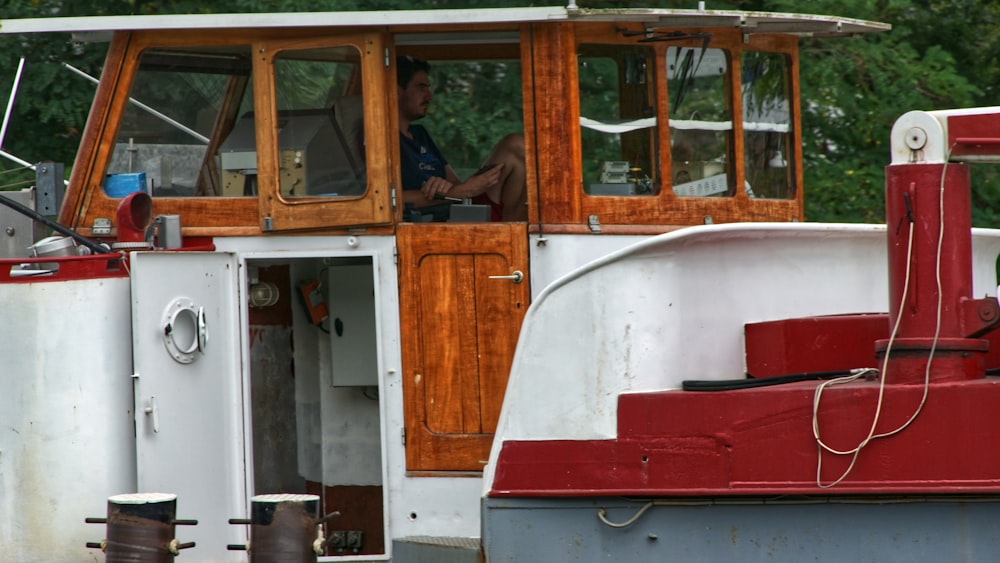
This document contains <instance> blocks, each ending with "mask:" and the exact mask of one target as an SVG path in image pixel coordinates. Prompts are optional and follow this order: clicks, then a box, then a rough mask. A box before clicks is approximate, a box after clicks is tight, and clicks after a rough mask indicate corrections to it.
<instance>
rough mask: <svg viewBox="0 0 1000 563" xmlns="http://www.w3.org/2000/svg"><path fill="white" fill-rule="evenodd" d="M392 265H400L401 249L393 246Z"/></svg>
mask: <svg viewBox="0 0 1000 563" xmlns="http://www.w3.org/2000/svg"><path fill="white" fill-rule="evenodd" d="M392 263H393V265H394V266H398V265H399V247H398V246H396V245H392Z"/></svg>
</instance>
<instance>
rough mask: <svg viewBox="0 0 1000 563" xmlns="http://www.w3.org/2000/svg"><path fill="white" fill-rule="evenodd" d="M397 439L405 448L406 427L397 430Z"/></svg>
mask: <svg viewBox="0 0 1000 563" xmlns="http://www.w3.org/2000/svg"><path fill="white" fill-rule="evenodd" d="M399 439H400V440H401V441H402V442H403V445H404V446H405V445H406V427H405V426H404V427H402V428H400V429H399Z"/></svg>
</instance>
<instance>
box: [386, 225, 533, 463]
mask: <svg viewBox="0 0 1000 563" xmlns="http://www.w3.org/2000/svg"><path fill="white" fill-rule="evenodd" d="M526 239H527V229H526V225H525V224H523V223H515V224H508V223H492V224H491V223H486V224H433V225H429V224H422V225H419V224H402V225H399V228H398V231H397V243H398V248H399V278H400V283H399V286H400V326H401V327H402V334H401V337H402V352H403V358H402V359H403V394H404V411H405V412H404V415H405V420H406V459H407V469H408V470H410V471H463V470H464V471H476V470H481V469H482V467H483V462H484V461H485V460H486V458H487V457H488V455H489V448H490V445H491V443H492V436H493V432H494V431H495V430H496V423H497V418H498V417H499V413H500V407H501V405H502V401H503V394H504V390H505V389H506V385H507V376H508V373H509V371H510V363H511V360H512V359H513V354H514V347H515V345H516V343H517V336H518V332H519V331H520V327H521V320H522V319H523V316H524V312H525V310H526V309H527V305H528V299H529V295H530V293H529V285H528V283H529V282H528V280H527V279H525V281H524V282H522V283H520V284H516V283H514V282H513V281H511V280H501V279H490V276H497V275H500V276H505V275H510V274H511V273H512V272H513V271H514V270H520V271H521V272H523V273H524V274H525V275H527V273H528V270H527V266H528V258H527V240H526Z"/></svg>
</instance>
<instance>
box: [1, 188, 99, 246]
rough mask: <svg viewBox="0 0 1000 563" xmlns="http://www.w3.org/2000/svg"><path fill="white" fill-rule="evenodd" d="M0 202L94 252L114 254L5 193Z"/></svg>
mask: <svg viewBox="0 0 1000 563" xmlns="http://www.w3.org/2000/svg"><path fill="white" fill-rule="evenodd" d="M0 204H3V205H6V206H7V207H10V208H11V209H13V210H14V211H17V212H18V213H21V214H24V215H27V216H28V217H31V218H32V219H34V220H35V221H38V222H39V223H41V224H43V225H45V226H46V227H48V228H50V229H52V230H53V231H55V232H57V233H59V234H61V235H66V236H68V237H72V238H73V240H75V241H77V242H79V243H80V244H82V245H83V246H86V247H87V248H89V249H90V250H92V251H93V252H94V253H95V254H114V252H113V251H112V250H111V249H109V248H108V247H106V246H103V245H101V244H98V243H97V242H94V241H93V240H91V239H89V238H87V237H85V236H83V235H81V234H79V233H77V232H75V231H73V230H71V229H67V228H66V227H64V226H62V225H60V224H59V223H56V222H55V221H53V220H51V219H49V218H48V217H46V216H44V215H42V214H41V213H38V212H37V211H35V210H34V209H32V208H30V207H27V206H24V205H21V204H20V203H18V202H16V201H14V200H12V199H10V198H9V197H7V196H5V195H2V194H0Z"/></svg>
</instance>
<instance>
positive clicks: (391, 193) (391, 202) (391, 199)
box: [389, 186, 396, 211]
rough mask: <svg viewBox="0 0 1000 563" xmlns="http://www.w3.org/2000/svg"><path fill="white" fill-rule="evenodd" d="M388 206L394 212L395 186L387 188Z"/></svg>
mask: <svg viewBox="0 0 1000 563" xmlns="http://www.w3.org/2000/svg"><path fill="white" fill-rule="evenodd" d="M389 205H390V206H391V207H392V210H393V211H395V210H396V186H389Z"/></svg>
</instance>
